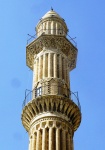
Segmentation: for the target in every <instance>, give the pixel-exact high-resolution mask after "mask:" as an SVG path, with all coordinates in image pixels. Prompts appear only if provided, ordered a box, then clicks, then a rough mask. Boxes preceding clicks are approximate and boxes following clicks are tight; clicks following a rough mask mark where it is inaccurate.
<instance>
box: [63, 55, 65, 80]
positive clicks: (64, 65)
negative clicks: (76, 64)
mask: <svg viewBox="0 0 105 150" xmlns="http://www.w3.org/2000/svg"><path fill="white" fill-rule="evenodd" d="M63 74H64V80H65V81H66V61H65V58H64V59H63Z"/></svg>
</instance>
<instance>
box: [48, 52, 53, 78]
mask: <svg viewBox="0 0 105 150" xmlns="http://www.w3.org/2000/svg"><path fill="white" fill-rule="evenodd" d="M52 65H53V64H52V54H51V53H49V54H48V77H52V68H53V66H52Z"/></svg>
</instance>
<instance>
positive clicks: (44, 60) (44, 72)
mask: <svg viewBox="0 0 105 150" xmlns="http://www.w3.org/2000/svg"><path fill="white" fill-rule="evenodd" d="M46 67H47V66H46V54H44V55H43V78H45V77H46Z"/></svg>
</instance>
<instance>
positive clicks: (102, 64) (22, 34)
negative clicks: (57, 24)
mask: <svg viewBox="0 0 105 150" xmlns="http://www.w3.org/2000/svg"><path fill="white" fill-rule="evenodd" d="M51 6H52V7H53V8H54V10H55V11H56V12H58V13H59V14H60V16H62V17H63V18H64V19H65V21H66V23H67V26H68V28H69V35H70V36H71V37H76V42H77V45H78V60H77V67H76V69H74V70H73V71H72V72H71V74H70V76H71V77H70V78H71V79H70V80H71V89H72V91H78V92H79V98H80V103H81V107H82V122H81V125H80V127H79V129H78V130H77V131H76V132H75V135H74V148H75V150H84V149H85V150H104V149H105V45H104V44H105V1H104V0H100V1H99V0H97V1H96V0H85V1H84V0H81V1H78V0H75V1H71V0H65V1H64V0H38V1H29V0H25V1H24V0H18V1H14V0H9V1H8V0H0V34H1V35H0V69H1V70H0V73H1V75H0V76H1V77H0V87H1V88H0V120H1V121H0V149H1V150H19V149H20V150H28V134H27V133H26V131H25V129H24V128H23V126H22V123H21V112H22V102H23V100H24V96H25V95H24V92H25V89H31V85H32V72H31V71H30V70H29V68H27V66H26V56H25V51H26V50H25V47H26V43H27V38H28V36H27V34H28V33H29V34H31V35H34V34H35V26H36V24H37V22H38V21H39V19H40V18H41V17H42V16H43V15H44V14H45V13H46V12H47V11H49V10H50V8H51Z"/></svg>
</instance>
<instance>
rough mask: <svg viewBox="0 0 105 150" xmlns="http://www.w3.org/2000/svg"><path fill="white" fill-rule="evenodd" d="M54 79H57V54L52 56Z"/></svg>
mask: <svg viewBox="0 0 105 150" xmlns="http://www.w3.org/2000/svg"><path fill="white" fill-rule="evenodd" d="M54 78H57V54H54Z"/></svg>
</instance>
